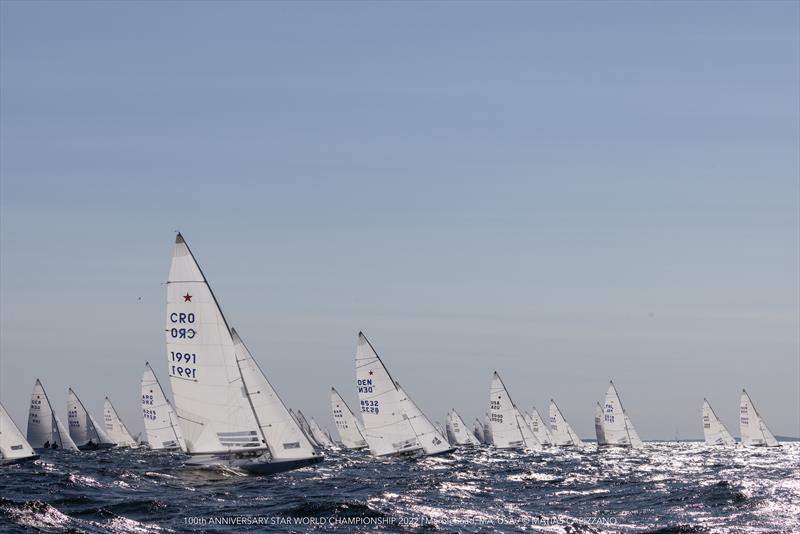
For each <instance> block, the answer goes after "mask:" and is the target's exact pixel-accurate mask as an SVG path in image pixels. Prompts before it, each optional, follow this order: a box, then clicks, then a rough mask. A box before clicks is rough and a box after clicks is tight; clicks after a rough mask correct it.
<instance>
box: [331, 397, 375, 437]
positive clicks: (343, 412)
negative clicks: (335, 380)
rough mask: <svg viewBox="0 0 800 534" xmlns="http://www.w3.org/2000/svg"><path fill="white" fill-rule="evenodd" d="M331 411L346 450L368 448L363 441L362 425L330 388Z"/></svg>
mask: <svg viewBox="0 0 800 534" xmlns="http://www.w3.org/2000/svg"><path fill="white" fill-rule="evenodd" d="M331 411H332V412H333V422H334V423H335V424H336V430H337V431H338V432H339V439H340V440H341V441H342V445H344V446H345V447H346V448H348V449H363V448H365V447H368V445H367V440H365V439H364V425H362V424H361V421H359V420H358V418H357V417H356V416H355V414H353V411H352V410H350V407H349V406H348V405H347V403H346V402H345V401H344V399H343V398H342V396H341V395H339V392H338V391H336V388H334V387H331Z"/></svg>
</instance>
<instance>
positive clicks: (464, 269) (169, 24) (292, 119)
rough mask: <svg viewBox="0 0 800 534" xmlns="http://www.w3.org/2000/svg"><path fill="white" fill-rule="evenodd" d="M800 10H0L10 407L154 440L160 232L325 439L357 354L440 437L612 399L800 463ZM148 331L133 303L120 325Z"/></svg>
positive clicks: (643, 421) (668, 6)
mask: <svg viewBox="0 0 800 534" xmlns="http://www.w3.org/2000/svg"><path fill="white" fill-rule="evenodd" d="M799 6H800V4H798V3H797V2H789V1H786V2H772V3H769V2H759V3H746V2H725V3H722V2H720V3H715V2H699V3H695V2H691V3H690V2H686V3H682V2H659V3H636V2H622V3H580V2H571V3H545V2H529V3H491V4H489V3H478V2H471V3H456V2H447V3H420V2H413V3H388V2H382V3H361V2H358V3H328V2H326V3H311V2H305V3H295V4H282V3H275V2H242V3H213V2H177V3H160V2H158V3H157V2H138V3H133V2H109V3H101V2H89V3H67V2H57V3H47V2H25V3H23V2H11V1H4V2H1V3H0V15H2V23H1V24H2V26H1V27H0V30H2V31H1V35H0V39H1V41H0V45H1V46H0V60H1V61H2V66H1V68H0V75H1V76H2V80H1V83H2V88H1V89H0V97H1V99H0V172H1V173H2V174H1V177H2V184H1V188H0V203H1V204H0V207H1V208H2V214H1V218H0V223H1V224H0V232H1V233H0V237H1V238H2V241H1V242H0V246H2V250H1V254H0V256H1V257H0V267H1V268H2V271H1V272H0V275H1V276H0V292H1V294H2V297H1V299H0V304H2V310H0V311H1V312H2V319H1V320H2V322H1V323H0V327H1V328H2V332H1V333H2V346H1V347H0V349H1V351H2V352H1V354H2V362H0V363H1V367H0V371H1V373H2V376H1V377H0V399H2V402H3V403H4V404H5V405H6V406H7V408H8V409H9V410H10V412H11V414H12V416H13V417H14V418H15V419H16V421H17V422H18V424H19V425H20V426H21V427H23V429H24V427H25V425H26V416H27V406H28V401H29V396H30V391H31V388H32V387H33V382H34V379H35V378H37V377H39V378H41V379H42V380H43V382H44V385H45V388H46V389H47V391H48V393H49V395H50V397H51V400H53V401H54V402H55V404H56V406H57V409H58V410H60V413H61V414H62V416H65V415H66V413H65V412H66V408H65V406H64V405H65V402H66V391H67V387H68V386H73V387H74V388H75V389H76V391H77V392H78V394H79V395H80V396H81V397H82V399H83V400H84V403H85V404H87V406H88V407H89V408H90V410H92V411H94V413H95V415H96V417H101V416H102V399H103V396H104V395H106V394H110V395H111V398H112V400H113V401H114V402H115V404H116V406H117V408H118V410H119V412H120V413H121V415H122V416H123V418H124V419H126V422H127V424H128V426H129V427H132V428H134V429H136V430H137V431H138V430H140V429H141V428H142V427H143V423H142V420H141V417H140V410H139V380H140V377H141V372H142V369H143V366H144V362H145V360H149V361H150V362H151V363H153V366H154V368H155V370H156V372H157V373H158V374H159V376H160V378H161V380H162V383H166V382H167V374H166V364H165V346H164V332H163V330H164V311H165V288H164V286H163V285H162V283H163V281H164V280H165V279H166V276H167V272H168V268H169V261H170V255H171V252H172V246H173V241H174V232H175V230H177V229H180V230H181V231H182V232H183V233H184V235H185V237H186V239H187V241H188V242H189V244H190V246H191V247H192V249H193V251H194V252H195V254H196V255H197V257H198V259H199V261H200V262H201V265H202V266H203V268H204V270H205V272H206V275H207V276H208V277H209V279H210V281H211V283H212V286H213V287H214V289H215V291H216V293H217V294H218V296H219V298H220V300H221V303H222V306H223V309H224V311H225V313H226V315H227V316H228V318H229V320H230V321H231V323H232V324H233V325H234V326H235V327H236V328H237V330H238V331H239V332H240V333H241V335H242V337H243V338H244V340H245V342H246V343H247V344H248V346H249V347H250V349H251V350H252V351H253V353H254V354H255V356H256V358H257V359H258V360H259V362H260V363H261V366H262V368H263V369H264V370H265V371H266V372H267V374H268V375H269V377H270V378H271V379H272V381H273V383H274V384H275V386H276V387H277V389H278V391H279V392H280V394H281V395H282V397H283V398H284V400H285V401H287V403H288V404H289V405H290V406H294V407H299V408H301V409H302V410H303V411H304V412H306V413H307V414H308V415H314V416H316V417H317V418H319V419H320V420H321V422H322V423H323V425H324V426H326V427H328V428H329V429H331V430H333V423H332V420H331V417H330V409H329V400H328V397H329V389H330V386H331V385H335V386H336V387H337V389H339V391H340V392H341V393H342V394H343V395H344V396H345V398H346V399H347V400H348V401H349V402H350V403H351V406H353V405H354V403H355V398H356V394H355V386H354V375H355V373H354V369H353V357H354V355H355V345H356V334H357V332H358V331H359V330H362V329H363V330H364V332H365V333H366V334H367V336H369V338H370V340H371V341H372V342H373V344H374V345H375V347H376V348H377V350H378V351H379V353H380V354H381V355H382V356H383V357H384V360H385V362H386V363H387V365H388V366H389V368H390V369H391V371H392V373H393V374H394V375H395V377H396V378H397V379H398V380H400V381H401V382H403V384H404V386H405V387H406V389H407V390H408V391H409V393H410V394H411V395H412V396H414V398H415V399H416V400H417V401H418V403H419V404H420V405H421V407H422V408H423V410H425V411H426V412H427V413H428V414H429V415H430V416H431V417H432V418H433V419H436V420H440V421H441V420H443V418H444V414H445V412H446V411H447V410H448V409H449V408H451V407H455V408H457V409H458V410H459V411H460V412H461V414H462V415H463V416H464V418H465V419H467V420H468V421H472V419H473V418H474V417H475V416H476V415H481V416H482V414H483V413H484V412H485V411H486V408H487V406H486V405H487V403H488V399H487V397H488V387H489V380H490V377H491V372H492V370H494V369H497V370H498V371H499V372H500V374H501V376H502V377H503V379H504V381H505V382H506V384H507V385H508V387H509V389H510V391H511V394H512V397H513V398H514V400H515V401H516V402H517V404H519V405H520V406H521V407H526V408H529V407H530V406H531V405H532V404H536V406H538V407H539V408H540V410H544V409H546V405H547V402H548V400H549V399H550V398H551V397H554V398H555V399H556V400H557V401H558V403H559V405H560V407H561V409H562V411H563V412H564V414H565V415H566V417H567V418H568V420H569V421H570V422H571V423H572V425H573V426H574V427H575V428H576V430H577V431H578V433H579V434H580V435H581V436H593V434H594V429H593V409H594V403H595V401H596V400H599V399H601V398H602V396H603V394H604V393H605V390H606V386H607V382H608V380H609V379H610V378H613V379H614V381H615V383H616V384H617V385H618V388H619V390H620V393H621V395H622V400H623V403H624V404H625V406H626V409H627V410H628V412H629V413H630V415H631V417H632V419H633V421H634V423H635V424H636V425H637V427H638V428H639V432H640V434H641V435H642V437H643V438H644V439H656V438H671V437H674V435H675V432H676V427H677V428H678V432H679V434H680V435H681V436H682V437H699V436H701V435H702V428H701V424H700V408H701V403H702V400H703V397H704V396H706V397H708V399H709V400H710V402H711V403H712V406H714V408H715V409H716V411H717V413H718V414H719V415H720V417H721V418H722V420H723V421H724V422H725V423H726V424H728V426H729V427H730V428H731V430H732V431H733V432H734V434H736V435H738V423H737V410H738V399H739V392H740V391H741V388H742V387H743V386H746V387H747V388H748V390H749V391H750V393H751V395H752V397H753V399H754V401H755V403H756V405H757V407H758V409H759V410H760V412H761V413H762V415H764V416H765V418H766V420H767V423H768V424H769V425H770V426H771V428H772V430H773V431H774V432H775V433H777V434H782V435H787V434H790V435H800V415H798V405H800V392H799V389H800V334H799V333H798V327H799V324H800V317H799V315H800V312H799V311H798V308H799V307H800V281H799V280H798V276H799V275H798V271H799V270H800V264H799V263H800V262H799V258H800V245H799V243H800V229H799V228H800V215H799V213H800V153H799V149H798V145H799V144H800V103H799V102H798V99H799V98H800V97H798V93H799V92H800V36H799V35H798V24H799V23H800V7H799ZM139 297H141V301H140V300H139Z"/></svg>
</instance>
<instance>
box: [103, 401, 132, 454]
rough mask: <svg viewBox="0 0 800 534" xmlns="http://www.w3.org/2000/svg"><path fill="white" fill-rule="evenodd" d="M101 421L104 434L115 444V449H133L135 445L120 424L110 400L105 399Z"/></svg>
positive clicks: (121, 423)
mask: <svg viewBox="0 0 800 534" xmlns="http://www.w3.org/2000/svg"><path fill="white" fill-rule="evenodd" d="M103 421H104V422H105V427H106V434H108V436H109V437H110V438H111V440H112V441H113V442H114V443H116V444H117V447H134V446H136V445H137V443H136V440H135V439H133V436H131V434H130V432H128V428H127V427H126V426H125V423H123V422H122V419H121V418H120V416H119V414H118V413H117V410H116V409H115V408H114V405H113V404H111V400H110V399H109V398H108V397H106V400H105V403H104V404H103Z"/></svg>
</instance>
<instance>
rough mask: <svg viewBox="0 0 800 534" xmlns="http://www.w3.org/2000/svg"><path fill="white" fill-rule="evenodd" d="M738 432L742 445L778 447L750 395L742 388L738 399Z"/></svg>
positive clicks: (778, 444)
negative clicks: (740, 396)
mask: <svg viewBox="0 0 800 534" xmlns="http://www.w3.org/2000/svg"><path fill="white" fill-rule="evenodd" d="M739 432H740V434H741V437H742V445H745V446H747V447H780V446H781V445H780V443H778V440H777V439H775V436H774V435H773V434H772V432H770V430H769V428H767V424H766V423H765V422H764V420H763V419H762V418H761V416H760V415H759V413H758V411H757V410H756V407H755V406H754V405H753V401H752V400H751V399H750V395H748V394H747V391H745V390H744V389H743V390H742V398H741V400H740V401H739Z"/></svg>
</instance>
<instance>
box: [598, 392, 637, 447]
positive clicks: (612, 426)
mask: <svg viewBox="0 0 800 534" xmlns="http://www.w3.org/2000/svg"><path fill="white" fill-rule="evenodd" d="M603 434H604V436H605V440H606V444H607V445H616V446H620V447H630V448H633V449H637V448H640V447H642V445H643V444H642V440H641V439H639V434H637V432H636V429H635V428H634V427H633V423H632V422H631V420H630V418H629V417H628V414H627V413H625V409H624V408H623V407H622V401H620V399H619V394H618V393H617V388H616V387H614V382H613V381H611V382H609V384H608V391H607V392H606V402H605V407H604V409H603Z"/></svg>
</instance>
